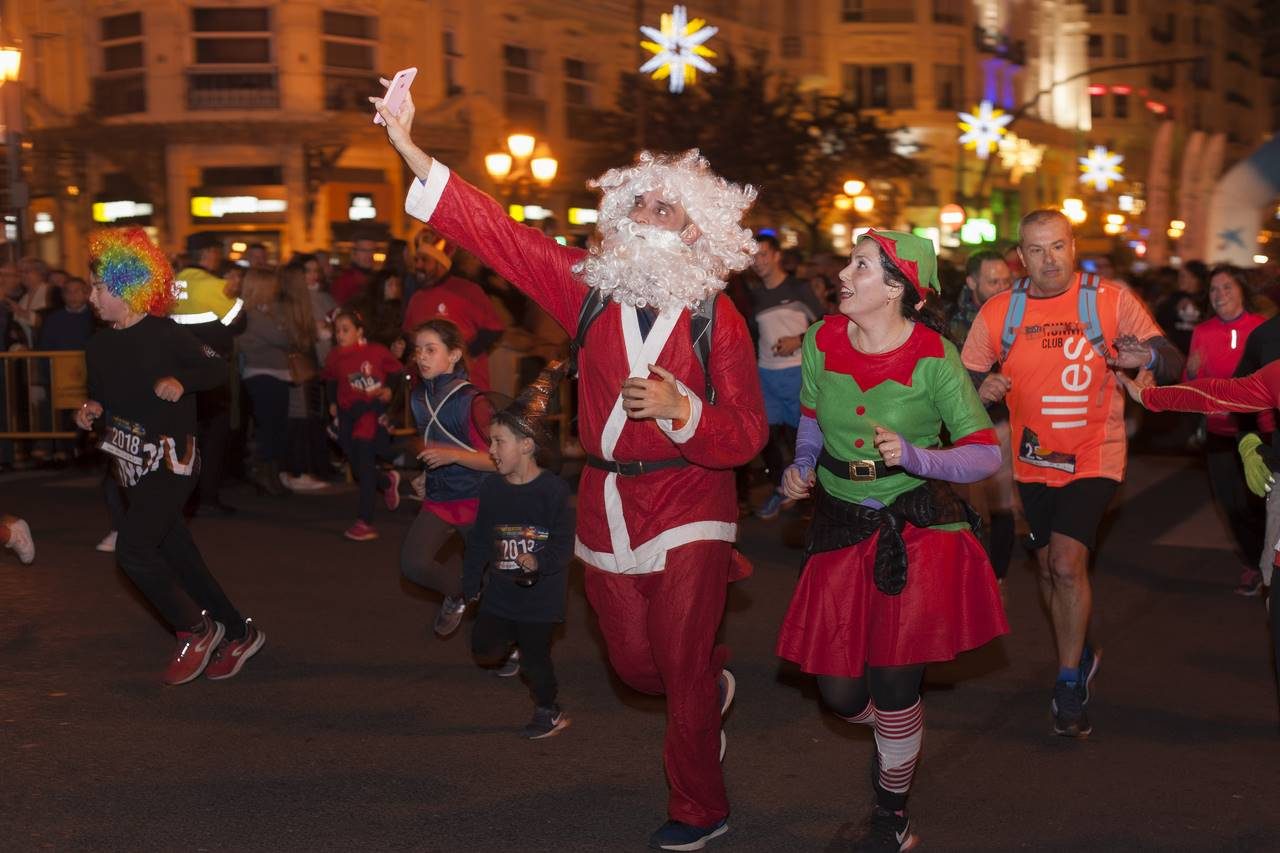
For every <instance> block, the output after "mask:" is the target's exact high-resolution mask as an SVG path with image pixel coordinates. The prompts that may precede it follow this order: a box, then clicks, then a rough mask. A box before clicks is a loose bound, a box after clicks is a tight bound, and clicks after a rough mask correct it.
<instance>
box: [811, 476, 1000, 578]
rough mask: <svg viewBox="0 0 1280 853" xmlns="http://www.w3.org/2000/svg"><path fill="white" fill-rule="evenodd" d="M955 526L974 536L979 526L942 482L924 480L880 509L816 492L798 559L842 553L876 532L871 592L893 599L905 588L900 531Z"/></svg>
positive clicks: (973, 514)
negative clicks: (968, 529) (960, 525)
mask: <svg viewBox="0 0 1280 853" xmlns="http://www.w3.org/2000/svg"><path fill="white" fill-rule="evenodd" d="M958 521H965V522H968V524H969V526H970V527H971V528H972V529H973V532H974V534H975V535H976V534H977V533H978V532H979V530H980V529H981V526H982V519H981V518H980V517H979V516H978V514H977V513H976V512H974V511H973V509H972V508H971V507H970V506H969V505H968V504H966V503H965V502H964V501H963V500H961V499H960V496H959V495H957V494H956V493H955V490H954V489H952V488H951V484H950V483H945V482H943V481H942V480H926V481H924V483H922V484H920V485H919V486H918V487H916V488H914V489H912V490H911V491H909V492H904V493H902V494H901V495H899V496H898V497H897V498H896V499H895V500H894V501H893V503H891V504H889V505H888V506H887V507H885V508H884V509H875V508H874V507H869V506H863V505H862V504H857V503H849V502H848V501H843V500H841V499H840V498H837V497H833V496H832V495H829V494H827V492H826V490H824V489H822V488H819V489H818V493H817V506H816V507H815V509H814V514H813V523H812V524H810V525H809V541H808V542H807V543H806V545H805V554H804V556H805V560H806V561H807V560H808V559H809V557H810V556H812V555H813V554H818V553H821V552H823V551H838V550H840V549H841V548H848V547H850V546H851V545H857V544H858V543H859V542H861V541H863V540H864V539H866V538H867V537H869V536H871V534H873V533H876V532H879V534H880V538H879V539H877V540H876V559H875V582H876V589H878V590H880V591H881V592H883V593H884V594H885V595H897V594H898V593H900V592H902V590H903V588H904V587H905V586H906V585H907V544H906V543H905V542H904V541H902V529H903V525H905V524H907V523H910V524H913V525H915V526H916V527H934V526H935V525H939V524H954V523H955V522H958Z"/></svg>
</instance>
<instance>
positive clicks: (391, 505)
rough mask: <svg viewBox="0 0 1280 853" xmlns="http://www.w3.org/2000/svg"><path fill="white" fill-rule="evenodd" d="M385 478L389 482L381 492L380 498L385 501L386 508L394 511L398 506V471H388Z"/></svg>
mask: <svg viewBox="0 0 1280 853" xmlns="http://www.w3.org/2000/svg"><path fill="white" fill-rule="evenodd" d="M387 479H389V480H390V481H391V483H390V485H388V486H387V490H386V491H385V492H383V493H382V499H383V500H384V501H386V502H387V509H389V510H391V511H392V512H395V511H396V509H397V508H398V507H399V506H400V472H399V471H388V472H387Z"/></svg>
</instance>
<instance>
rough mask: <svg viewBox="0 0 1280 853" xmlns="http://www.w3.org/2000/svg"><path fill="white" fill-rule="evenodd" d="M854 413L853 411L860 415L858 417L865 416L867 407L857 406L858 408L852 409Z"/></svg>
mask: <svg viewBox="0 0 1280 853" xmlns="http://www.w3.org/2000/svg"><path fill="white" fill-rule="evenodd" d="M854 411H855V412H857V413H858V414H860V415H865V414H866V413H867V407H866V406H859V407H858V408H856V409H854Z"/></svg>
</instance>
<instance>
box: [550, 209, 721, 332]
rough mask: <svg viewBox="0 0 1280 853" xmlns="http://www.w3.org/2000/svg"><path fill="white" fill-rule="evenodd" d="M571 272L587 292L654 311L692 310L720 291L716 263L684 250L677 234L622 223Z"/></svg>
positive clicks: (694, 248) (692, 250) (690, 249)
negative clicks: (650, 308) (592, 290)
mask: <svg viewBox="0 0 1280 853" xmlns="http://www.w3.org/2000/svg"><path fill="white" fill-rule="evenodd" d="M603 233H604V237H603V239H602V240H601V242H600V244H599V246H597V247H596V248H594V249H593V250H592V252H591V254H590V255H589V256H587V257H586V258H584V259H583V260H581V261H579V262H578V263H577V264H575V265H574V272H576V273H578V274H579V275H580V276H582V279H583V281H585V282H586V283H587V284H588V285H589V286H591V287H595V288H599V290H600V292H601V293H603V294H604V295H605V296H607V297H609V298H611V299H613V300H614V301H615V302H619V303H621V304H623V305H632V306H635V307H637V308H643V307H645V306H648V305H652V306H653V307H655V308H657V309H659V310H666V309H668V308H692V307H693V306H695V305H697V304H698V303H699V302H701V301H702V300H704V299H706V298H707V297H709V296H711V295H713V294H715V293H718V292H719V291H721V290H723V289H724V286H725V282H724V281H723V280H722V279H721V278H720V277H719V276H718V275H717V274H716V272H715V270H716V269H717V268H718V265H717V264H716V262H715V260H714V259H712V258H707V257H704V256H703V254H702V253H701V252H699V251H698V248H697V242H695V243H694V245H693V246H688V245H685V243H684V241H682V240H681V239H680V235H679V233H677V232H675V231H670V230H667V229H665V228H660V227H658V226H656V225H641V224H640V223H638V222H633V221H631V220H630V219H622V220H621V221H619V222H616V223H613V224H612V225H611V226H610V227H606V228H605V229H603Z"/></svg>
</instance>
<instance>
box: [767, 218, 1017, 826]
mask: <svg viewBox="0 0 1280 853" xmlns="http://www.w3.org/2000/svg"><path fill="white" fill-rule="evenodd" d="M923 287H931V288H933V289H935V290H937V289H938V287H939V285H938V277H937V259H936V257H935V256H934V251H933V245H932V243H930V242H929V241H928V240H925V239H923V238H920V237H917V236H915V235H912V234H905V233H900V232H895V231H877V230H871V231H868V232H867V233H866V234H864V235H863V236H862V237H860V238H859V240H858V243H857V245H856V246H855V248H854V250H853V254H852V257H851V258H850V262H849V265H848V266H847V267H846V268H845V269H844V270H843V271H842V272H841V273H840V291H839V299H840V301H839V311H840V313H839V314H838V315H830V316H827V317H825V318H824V319H823V320H822V321H820V322H818V323H815V324H814V325H813V326H812V327H810V329H809V331H808V333H807V334H806V335H805V340H804V347H803V367H802V373H803V385H802V388H801V394H800V403H801V414H802V417H801V423H800V429H799V435H798V438H797V441H796V457H795V459H796V461H795V464H793V465H792V466H791V467H790V468H788V469H787V470H786V472H785V473H784V475H783V489H784V491H785V493H786V494H787V495H788V496H789V497H791V498H795V499H799V498H803V497H806V496H807V495H809V493H810V491H814V492H816V495H817V508H816V511H815V514H814V520H813V524H812V525H811V527H810V530H809V541H808V543H807V547H806V554H805V556H806V560H805V566H804V571H803V573H802V574H801V577H800V581H799V584H798V585H797V587H796V591H795V594H794V596H793V597H792V600H791V606H790V607H789V609H788V611H787V615H786V618H785V619H784V620H783V625H782V631H781V634H780V636H779V637H778V646H777V653H778V655H779V656H780V657H782V658H785V659H787V660H791V661H794V662H796V663H797V664H799V665H800V668H801V669H803V670H804V671H805V672H808V673H812V674H813V675H815V676H817V680H818V689H819V692H820V693H821V694H822V698H823V701H824V702H825V703H826V704H827V706H828V707H830V708H831V709H832V710H833V711H834V712H835V713H836V714H838V715H839V716H841V717H843V718H844V719H846V720H848V721H849V722H852V723H864V724H867V725H870V726H872V727H874V730H875V740H876V769H875V772H874V773H873V785H874V788H875V794H876V808H875V811H874V812H873V813H872V818H871V827H870V833H869V835H868V838H867V839H866V841H867V843H868V844H867V846H868V847H869V848H870V849H886V850H909V849H911V848H912V847H913V846H915V844H916V840H917V838H916V836H915V835H914V834H913V833H912V831H911V826H910V822H909V821H908V820H907V815H906V800H907V791H908V789H909V788H910V786H911V778H912V775H913V773H914V771H915V765H916V761H917V759H918V758H919V755H920V744H921V739H922V736H923V732H924V715H923V711H922V706H921V701H920V685H921V682H922V681H923V676H924V665H925V664H926V663H929V662H931V661H943V660H950V659H951V658H954V657H955V656H956V655H957V654H959V653H960V652H962V651H965V650H967V649H972V648H976V647H978V646H981V645H982V644H984V643H986V642H987V641H988V640H991V639H992V638H993V637H996V636H998V635H1000V634H1003V633H1006V632H1007V631H1008V624H1007V623H1006V621H1005V617H1004V611H1003V609H1002V608H1001V606H1000V596H999V593H998V592H997V588H996V584H995V579H994V576H993V575H992V572H991V567H990V564H989V563H988V562H987V558H986V555H985V554H984V552H983V550H982V546H981V545H980V544H979V542H978V540H977V539H976V538H975V537H974V535H973V532H972V529H973V527H972V526H973V524H975V523H976V517H975V516H974V515H973V513H972V511H971V510H970V509H969V508H968V507H967V506H966V505H965V504H964V502H963V501H961V500H960V499H959V498H958V497H957V496H956V494H955V493H954V492H953V491H952V489H951V487H950V486H949V485H947V482H948V481H950V482H974V481H977V480H981V479H983V478H985V477H987V476H990V475H991V474H992V473H994V472H995V470H996V469H997V468H998V467H999V465H1000V448H999V445H998V443H997V439H996V435H995V432H994V430H993V429H992V427H991V421H990V419H989V418H988V417H987V415H986V412H985V410H984V409H983V406H982V403H981V402H980V401H979V399H978V395H977V393H976V392H975V391H974V388H973V384H972V382H971V381H970V379H969V375H968V373H967V371H966V370H965V369H964V366H963V365H962V364H961V363H960V358H959V355H958V354H957V353H956V350H955V347H954V346H952V344H951V343H950V342H949V341H948V340H946V339H945V338H944V337H943V336H942V335H941V334H939V332H938V331H937V330H936V329H935V328H931V327H930V326H929V325H927V322H928V321H927V320H926V318H925V317H924V316H922V315H921V313H920V311H919V308H920V306H921V305H922V304H923V297H922V293H923V290H922V288H923ZM930 319H931V318H930ZM944 428H945V430H946V434H947V435H948V436H949V438H950V442H951V444H950V446H948V447H946V448H943V447H942V446H941V435H942V434H943V430H944Z"/></svg>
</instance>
